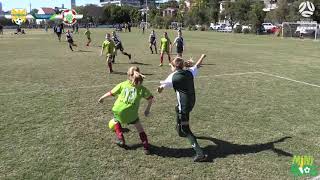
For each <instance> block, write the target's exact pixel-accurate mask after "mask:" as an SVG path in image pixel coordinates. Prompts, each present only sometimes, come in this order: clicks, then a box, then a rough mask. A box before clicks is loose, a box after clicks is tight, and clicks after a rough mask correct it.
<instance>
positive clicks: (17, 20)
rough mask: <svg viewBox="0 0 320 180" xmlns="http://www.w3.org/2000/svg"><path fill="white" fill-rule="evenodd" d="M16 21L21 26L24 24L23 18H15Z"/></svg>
mask: <svg viewBox="0 0 320 180" xmlns="http://www.w3.org/2000/svg"><path fill="white" fill-rule="evenodd" d="M14 22H15V23H16V24H17V25H19V26H20V25H21V24H22V19H21V18H18V19H15V20H14Z"/></svg>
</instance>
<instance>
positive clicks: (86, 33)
mask: <svg viewBox="0 0 320 180" xmlns="http://www.w3.org/2000/svg"><path fill="white" fill-rule="evenodd" d="M84 35H86V36H87V39H88V42H87V46H89V45H90V43H91V31H90V30H89V27H87V30H86V32H85V33H84Z"/></svg>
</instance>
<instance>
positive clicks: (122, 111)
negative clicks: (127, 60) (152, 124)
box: [99, 66, 153, 154]
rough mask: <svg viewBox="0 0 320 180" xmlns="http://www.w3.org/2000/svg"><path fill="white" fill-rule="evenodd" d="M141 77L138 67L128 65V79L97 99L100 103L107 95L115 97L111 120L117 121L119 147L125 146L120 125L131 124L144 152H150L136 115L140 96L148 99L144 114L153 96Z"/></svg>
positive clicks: (148, 110) (146, 113) (147, 112)
mask: <svg viewBox="0 0 320 180" xmlns="http://www.w3.org/2000/svg"><path fill="white" fill-rule="evenodd" d="M143 77H144V76H143V75H142V74H141V73H140V70H139V68H138V67H135V66H133V67H130V68H129V70H128V80H126V81H124V82H122V83H120V84H118V85H117V86H116V87H114V88H113V89H112V90H111V91H109V92H107V93H106V94H104V95H103V96H102V97H101V98H100V99H99V102H100V103H102V102H103V99H104V98H106V97H109V96H116V97H117V100H116V102H115V103H114V105H113V108H112V111H113V114H114V119H113V120H114V121H116V122H117V123H116V124H115V133H116V137H117V141H116V144H118V145H119V146H120V147H125V146H126V145H125V140H124V136H123V132H122V126H123V125H125V124H133V125H134V126H135V127H136V129H137V131H138V132H139V136H140V139H141V141H142V144H143V148H144V153H145V154H150V151H149V143H148V138H147V135H146V133H145V131H144V129H143V127H142V124H141V122H140V119H139V116H138V111H139V106H140V100H141V99H142V98H144V99H146V100H148V105H147V108H146V110H145V111H144V114H145V116H148V115H149V113H150V108H151V105H152V101H153V96H152V94H151V93H150V91H149V90H148V89H147V88H145V87H144V86H143V85H142V82H143Z"/></svg>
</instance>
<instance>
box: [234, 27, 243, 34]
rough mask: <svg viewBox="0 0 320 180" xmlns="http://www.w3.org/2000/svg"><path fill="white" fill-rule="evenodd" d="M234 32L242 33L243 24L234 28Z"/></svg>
mask: <svg viewBox="0 0 320 180" xmlns="http://www.w3.org/2000/svg"><path fill="white" fill-rule="evenodd" d="M233 32H234V33H242V27H241V26H237V27H236V28H234V29H233Z"/></svg>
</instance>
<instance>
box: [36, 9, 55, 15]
mask: <svg viewBox="0 0 320 180" xmlns="http://www.w3.org/2000/svg"><path fill="white" fill-rule="evenodd" d="M55 13H56V12H55V10H54V9H53V8H46V7H42V8H39V11H38V14H47V15H53V14H55Z"/></svg>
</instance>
